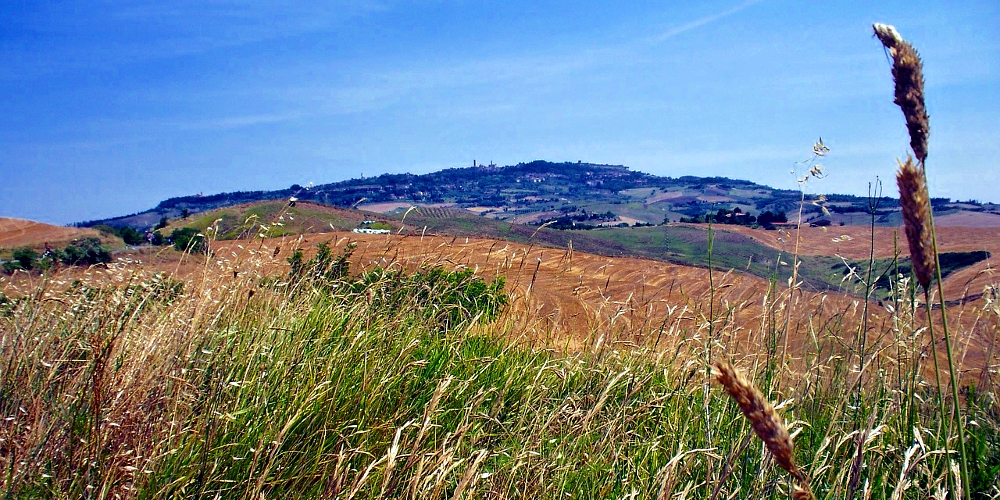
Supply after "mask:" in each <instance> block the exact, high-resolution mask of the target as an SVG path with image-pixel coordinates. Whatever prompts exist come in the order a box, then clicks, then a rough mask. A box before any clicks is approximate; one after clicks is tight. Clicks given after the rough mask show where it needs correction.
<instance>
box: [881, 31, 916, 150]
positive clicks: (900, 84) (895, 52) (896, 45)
mask: <svg viewBox="0 0 1000 500" xmlns="http://www.w3.org/2000/svg"><path fill="white" fill-rule="evenodd" d="M872 29H874V31H875V36H876V37H877V38H878V39H879V41H880V42H882V45H884V46H885V48H887V49H889V55H891V56H892V79H893V81H894V82H895V84H896V90H895V100H894V102H895V103H896V104H897V105H898V106H899V108H900V109H902V110H903V116H904V117H905V118H906V129H907V131H909V133H910V147H911V148H912V149H913V154H914V155H916V157H917V160H919V161H920V163H921V164H923V163H924V159H926V158H927V136H928V135H929V134H930V129H931V127H930V118H929V117H928V116H927V108H925V107H924V72H923V63H922V62H921V60H920V56H919V55H918V54H917V51H916V49H914V48H913V45H910V43H909V42H907V41H906V40H903V37H901V36H900V35H899V32H898V31H896V28H893V27H892V26H889V25H886V24H878V23H876V24H874V25H873V26H872Z"/></svg>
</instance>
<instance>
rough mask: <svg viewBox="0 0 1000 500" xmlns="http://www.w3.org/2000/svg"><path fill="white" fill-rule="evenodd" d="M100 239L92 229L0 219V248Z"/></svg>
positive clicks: (53, 244)
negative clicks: (88, 238) (80, 239)
mask: <svg viewBox="0 0 1000 500" xmlns="http://www.w3.org/2000/svg"><path fill="white" fill-rule="evenodd" d="M86 237H94V238H98V237H100V233H99V232H98V231H97V230H94V229H79V228H75V227H63V226H53V225H50V224H43V223H41V222H34V221H30V220H24V219H11V218H7V217H0V248H8V249H9V248H15V247H34V248H41V247H43V246H44V245H45V243H46V242H48V243H50V244H52V246H60V245H65V244H66V243H69V242H70V241H73V240H75V239H77V238H86Z"/></svg>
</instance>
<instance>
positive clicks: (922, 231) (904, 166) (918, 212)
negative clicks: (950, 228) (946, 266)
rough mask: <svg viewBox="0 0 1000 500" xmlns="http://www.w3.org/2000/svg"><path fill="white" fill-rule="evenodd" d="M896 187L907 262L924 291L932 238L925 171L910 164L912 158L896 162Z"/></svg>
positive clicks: (931, 269)
mask: <svg viewBox="0 0 1000 500" xmlns="http://www.w3.org/2000/svg"><path fill="white" fill-rule="evenodd" d="M896 184H897V185H898V186H899V203H900V205H901V206H902V209H903V227H904V228H905V229H906V242H907V244H908V245H909V247H910V260H911V261H912V262H913V273H914V274H915V275H916V277H917V282H918V283H920V285H921V286H923V287H924V288H925V289H926V288H927V287H928V286H929V285H930V283H931V279H932V277H933V276H934V270H935V267H936V266H935V260H934V242H933V240H932V237H931V203H930V195H929V194H928V192H927V178H926V177H925V175H924V170H923V169H922V168H919V167H917V165H916V164H914V163H913V158H912V157H910V156H907V157H906V162H905V163H904V162H899V171H897V172H896Z"/></svg>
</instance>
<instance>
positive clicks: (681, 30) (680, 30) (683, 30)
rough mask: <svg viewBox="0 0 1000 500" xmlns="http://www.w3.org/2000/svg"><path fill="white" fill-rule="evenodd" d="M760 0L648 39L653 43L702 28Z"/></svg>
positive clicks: (742, 4) (752, 0) (754, 0)
mask: <svg viewBox="0 0 1000 500" xmlns="http://www.w3.org/2000/svg"><path fill="white" fill-rule="evenodd" d="M760 2H761V0H749V1H746V2H743V3H741V4H739V5H737V6H736V7H733V8H730V9H726V10H724V11H722V12H717V13H715V14H711V15H708V16H705V17H702V18H699V19H695V20H694V21H690V22H688V23H685V24H682V25H680V26H677V27H675V28H671V29H669V30H667V31H664V32H663V33H660V34H657V35H655V36H652V37H650V38H649V39H648V40H649V41H650V42H653V43H658V42H662V41H664V40H667V39H669V38H673V37H675V36H677V35H680V34H682V33H687V32H689V31H692V30H695V29H698V28H700V27H702V26H705V25H708V24H711V23H714V22H715V21H718V20H720V19H723V18H726V17H729V16H731V15H733V14H736V13H738V12H740V11H742V10H744V9H746V8H747V7H750V6H751V5H754V4H757V3H760Z"/></svg>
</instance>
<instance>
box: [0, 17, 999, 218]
mask: <svg viewBox="0 0 1000 500" xmlns="http://www.w3.org/2000/svg"><path fill="white" fill-rule="evenodd" d="M623 4H624V5H623ZM872 22H884V23H888V24H893V25H895V26H896V27H897V29H898V30H899V31H900V33H902V35H903V36H904V37H905V38H907V39H908V40H910V41H912V42H913V43H914V45H915V46H916V47H917V49H918V50H919V51H920V53H921V55H922V56H923V57H924V64H925V76H926V79H927V87H926V94H927V106H928V109H929V112H930V115H931V144H930V153H929V156H928V160H927V168H928V174H929V177H930V189H931V194H932V196H947V197H951V198H955V199H969V198H973V199H979V200H982V201H993V202H1000V194H998V192H1000V191H998V189H997V186H1000V173H998V172H1000V168H998V167H1000V162H998V160H997V157H998V155H997V152H998V151H997V150H998V146H997V145H998V138H1000V3H998V2H996V1H995V0H988V1H968V2H957V1H956V2H929V1H928V2H925V1H906V2H904V1H898V2H897V1H886V2H799V1H791V0H759V1H743V2H740V1H705V2H664V1H634V2H628V3H623V2H607V1H605V2H598V1H585V0H584V1H575V2H551V1H544V0H540V1H523V2H522V1H514V0H508V1H504V2H488V1H479V2H473V1H448V0H439V1H433V0H412V1H393V0H384V1H378V0H357V1H354V0H342V1H335V2H311V1H303V2H298V1H282V2H236V1H204V0H203V1H188V0H180V1H170V2H164V1H161V0H157V1H155V2H151V1H146V0H135V1H128V2H125V1H121V2H118V1H93V0H92V1H75V0H69V1H64V2H33V1H28V2H25V1H18V0H12V1H8V2H4V3H3V5H2V6H0V216H8V217H20V218H28V219H34V220H40V221H44V222H51V223H59V224H65V223H71V222H75V221H81V220H87V219H94V218H102V217H110V216H116V215H124V214H127V213H132V212H137V211H142V210H145V209H147V208H151V207H153V206H154V205H156V203H158V202H159V201H160V200H162V199H165V198H168V197H171V196H182V195H188V194H194V193H199V192H203V193H206V194H209V193H215V192H221V191H235V190H256V189H280V188H285V187H287V186H289V185H291V184H294V183H298V184H306V183H308V182H314V183H326V182H333V181H338V180H344V179H348V178H353V177H358V176H361V175H366V176H372V175H376V174H379V173H384V172H413V173H426V172H430V171H434V170H438V169H441V168H448V167H459V166H468V165H471V164H472V161H473V160H474V159H475V160H477V161H479V162H490V161H493V162H495V163H497V164H499V165H507V164H514V163H518V162H521V161H530V160H535V159H546V160H553V161H576V160H583V161H588V162H598V163H613V164H624V165H628V166H630V167H632V168H633V169H635V170H640V171H644V172H649V173H654V174H658V175H669V176H682V175H724V176H729V177H734V178H743V179H748V180H752V181H756V182H761V183H765V184H769V185H772V186H774V187H781V188H792V189H794V188H795V187H796V184H795V179H794V176H792V175H791V174H790V173H789V171H790V170H791V169H792V168H793V167H794V165H795V162H796V161H799V160H803V159H806V158H808V156H809V153H810V151H811V146H812V144H813V142H814V141H815V140H816V139H817V138H818V137H820V136H822V137H823V140H824V142H825V143H826V144H827V145H828V146H830V147H831V149H832V152H831V154H830V156H829V157H828V158H827V159H826V161H825V162H824V164H825V166H826V169H827V172H828V177H826V178H824V179H821V180H819V181H811V183H810V186H809V190H810V191H811V192H815V193H824V192H837V193H853V194H865V193H866V192H867V189H868V184H869V182H874V181H875V180H876V178H880V179H882V180H883V182H884V183H885V191H886V193H887V194H893V193H894V189H895V181H894V177H893V175H894V173H893V172H894V167H895V158H897V157H900V156H902V155H905V153H906V150H907V147H908V140H907V138H906V135H905V127H904V126H903V119H902V115H901V113H900V112H899V110H898V108H896V107H895V106H894V105H893V104H892V82H891V77H890V73H889V62H888V58H887V55H886V54H885V53H884V52H883V50H882V48H881V46H880V45H879V43H878V41H877V40H875V39H874V38H872V36H871V28H870V25H871V23H872Z"/></svg>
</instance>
